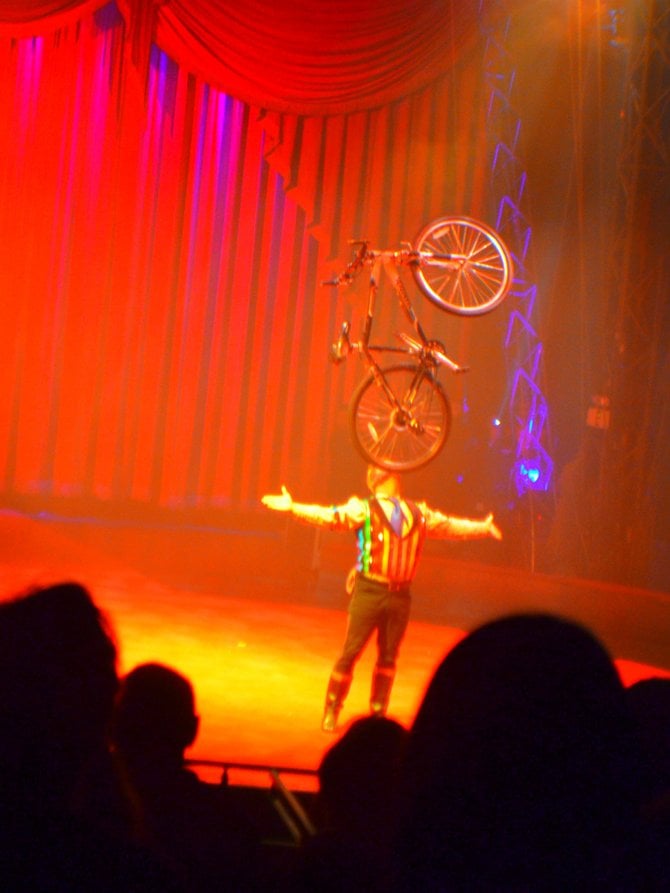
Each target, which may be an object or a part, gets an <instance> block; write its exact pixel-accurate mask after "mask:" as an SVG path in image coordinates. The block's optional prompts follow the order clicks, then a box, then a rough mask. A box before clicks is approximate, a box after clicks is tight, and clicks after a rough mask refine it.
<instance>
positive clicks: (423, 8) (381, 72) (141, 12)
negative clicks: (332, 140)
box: [118, 0, 479, 115]
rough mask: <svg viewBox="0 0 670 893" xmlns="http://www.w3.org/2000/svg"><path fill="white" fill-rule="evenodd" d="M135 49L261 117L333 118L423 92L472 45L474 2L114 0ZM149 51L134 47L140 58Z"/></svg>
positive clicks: (474, 28)
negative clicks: (266, 111)
mask: <svg viewBox="0 0 670 893" xmlns="http://www.w3.org/2000/svg"><path fill="white" fill-rule="evenodd" d="M118 5H119V8H120V9H121V11H122V13H123V14H124V16H125V18H126V20H127V21H128V23H129V25H130V26H131V29H132V31H133V34H134V36H135V40H136V44H139V43H141V42H144V43H145V44H146V43H147V42H148V41H150V40H153V41H154V42H155V43H156V44H157V45H158V46H159V47H160V48H161V49H162V50H164V51H165V52H166V53H167V54H168V56H170V58H172V59H173V60H174V61H176V62H177V63H178V64H179V65H180V66H182V67H183V68H185V69H186V70H188V71H190V72H193V73H195V74H197V75H198V76H199V77H201V78H202V79H203V80H205V81H207V82H208V83H209V84H212V85H215V86H217V87H219V88H220V89H222V90H224V91H225V92H226V93H228V94H230V95H231V96H235V97H236V98H238V99H242V100H244V101H245V102H247V103H249V104H250V105H255V106H259V107H261V108H270V109H274V110H282V111H288V112H290V113H292V114H302V115H332V114H341V113H343V112H351V111H356V110H359V109H363V108H372V107H375V106H381V105H385V104H386V103H389V102H392V101H394V100H396V99H398V98H400V97H403V96H407V95H409V94H410V93H412V92H413V91H415V90H417V89H419V88H420V87H423V86H425V85H426V84H429V83H430V82H431V81H433V80H435V78H436V77H438V76H439V75H441V74H443V73H444V72H445V71H447V70H449V68H450V67H451V66H452V65H453V63H454V60H455V59H456V57H457V56H458V54H459V53H460V52H462V50H463V48H464V46H466V45H468V44H471V42H472V38H473V36H474V37H476V29H477V12H478V9H479V3H478V2H477V0H455V2H454V0H452V2H449V0H421V2H415V3H408V2H407V0H365V2H361V0H316V2H315V0H244V2H239V0H148V2H147V0H118ZM141 57H143V58H145V59H146V58H147V48H146V46H145V47H144V51H143V48H142V47H141V46H139V45H136V58H141Z"/></svg>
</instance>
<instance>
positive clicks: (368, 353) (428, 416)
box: [323, 217, 513, 472]
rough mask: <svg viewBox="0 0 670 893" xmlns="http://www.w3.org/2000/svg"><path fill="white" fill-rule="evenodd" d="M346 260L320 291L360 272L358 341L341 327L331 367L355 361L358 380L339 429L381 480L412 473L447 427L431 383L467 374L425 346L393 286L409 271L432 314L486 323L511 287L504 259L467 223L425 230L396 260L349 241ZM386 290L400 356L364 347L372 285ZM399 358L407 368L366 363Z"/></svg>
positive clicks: (477, 226)
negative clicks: (363, 280)
mask: <svg viewBox="0 0 670 893" xmlns="http://www.w3.org/2000/svg"><path fill="white" fill-rule="evenodd" d="M350 244H351V245H352V246H353V247H354V249H355V252H354V258H353V260H351V261H350V262H349V263H348V264H347V266H346V268H345V269H344V271H343V272H342V273H341V274H340V275H339V276H337V277H336V278H335V279H333V280H329V281H327V282H324V283H323V284H324V285H334V286H341V285H345V284H350V283H351V282H353V281H354V279H355V278H356V277H357V276H358V274H359V273H360V272H361V270H363V269H364V268H366V267H369V268H370V271H371V272H370V284H369V289H368V305H367V314H366V316H365V320H364V323H363V330H362V332H361V336H360V340H359V341H355V342H354V341H351V338H350V330H351V327H350V323H348V322H345V323H343V324H342V328H341V332H340V335H339V337H338V339H337V341H336V342H335V343H334V344H333V345H332V347H331V359H333V360H334V361H335V362H342V361H343V360H344V359H345V358H346V357H347V356H348V355H349V353H351V352H357V353H359V354H360V356H361V357H362V359H363V361H364V362H365V365H366V367H367V369H368V374H367V376H366V377H365V378H364V379H363V381H361V383H360V384H359V385H358V387H357V388H356V390H355V392H354V394H353V396H352V399H351V402H350V404H349V425H350V430H351V434H352V438H353V441H354V444H355V445H356V447H357V449H358V451H359V452H360V453H361V455H362V456H363V458H364V459H365V460H366V461H367V462H370V463H372V464H374V465H378V466H380V467H382V468H386V469H387V470H389V471H393V472H400V471H412V470H415V469H417V468H421V467H422V466H423V465H426V464H427V463H428V462H430V461H431V460H432V459H434V458H435V456H437V454H438V453H439V452H440V451H441V450H442V448H443V446H444V444H445V443H446V440H447V437H448V436H449V430H450V427H451V417H452V414H451V407H450V404H449V400H448V399H447V396H446V394H445V392H444V390H443V389H442V386H441V385H440V383H439V382H438V381H437V373H438V371H439V368H440V366H446V367H447V368H448V369H450V370H451V371H452V372H454V373H462V372H465V371H467V370H466V368H465V367H462V366H459V365H458V363H456V362H454V360H452V359H450V357H448V356H447V353H446V350H445V347H444V345H443V344H442V343H441V342H439V341H436V340H432V339H429V338H427V336H426V334H425V332H424V331H423V329H422V327H421V324H420V322H419V320H418V318H417V316H416V313H415V312H414V309H413V307H412V305H411V303H410V300H409V297H408V295H407V290H406V288H405V286H404V283H403V281H402V279H401V277H400V268H401V267H409V269H410V271H411V273H412V275H413V277H414V280H415V282H416V284H417V286H418V288H419V290H420V291H421V293H422V294H423V295H424V296H425V297H427V298H428V300H430V301H431V302H432V303H433V304H435V305H436V306H437V307H439V308H440V309H442V310H445V311H447V312H449V313H454V314H457V315H459V316H478V315H481V314H484V313H489V312H490V311H491V310H493V309H494V308H496V307H497V306H498V305H499V304H500V303H501V302H502V301H503V300H504V298H505V297H506V295H507V293H508V291H509V288H510V285H511V282H512V275H513V272H512V269H513V268H512V259H511V256H510V253H509V251H508V249H507V247H506V246H505V244H504V243H503V241H502V240H501V238H500V236H499V235H498V234H497V233H496V232H495V231H494V230H493V229H491V228H490V227H489V226H487V225H486V224H483V223H480V222H478V221H476V220H472V219H470V218H469V217H440V218H438V219H437V220H433V221H432V222H430V223H429V224H427V225H426V226H425V227H424V228H423V229H422V230H421V232H420V233H419V234H418V236H417V237H416V239H415V241H414V243H413V244H412V243H403V247H401V248H400V249H397V250H388V249H386V250H378V249H373V248H370V243H369V242H368V241H364V240H352V241H351V242H350ZM382 271H384V272H385V273H386V274H387V275H388V276H389V277H390V278H391V280H392V283H393V288H394V291H395V293H396V295H397V296H398V299H399V301H400V305H401V307H402V309H403V311H404V314H405V316H406V317H407V319H408V320H409V322H410V324H411V326H412V329H413V334H409V333H408V332H398V333H397V337H398V338H399V340H400V341H401V342H402V344H403V346H391V345H373V344H371V343H370V335H371V331H372V321H373V318H374V312H375V302H376V298H377V291H378V288H379V280H380V276H381V273H382ZM375 352H378V353H401V354H404V355H405V356H406V357H408V358H411V362H408V361H405V362H403V363H400V364H396V365H392V366H388V367H386V368H382V367H381V366H380V365H379V363H378V362H377V361H376V360H375V358H374V356H373V353H375Z"/></svg>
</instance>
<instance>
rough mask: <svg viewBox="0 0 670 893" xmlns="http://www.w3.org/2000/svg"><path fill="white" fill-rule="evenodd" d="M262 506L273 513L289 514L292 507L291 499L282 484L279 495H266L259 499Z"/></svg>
mask: <svg viewBox="0 0 670 893" xmlns="http://www.w3.org/2000/svg"><path fill="white" fill-rule="evenodd" d="M261 502H262V503H263V505H265V506H267V507H268V508H269V509H273V510H274V511H275V512H290V511H291V508H292V506H293V499H292V498H291V494H290V493H289V492H288V490H287V489H286V487H285V486H284V485H283V484H282V488H281V493H268V494H267V495H265V496H262V497H261Z"/></svg>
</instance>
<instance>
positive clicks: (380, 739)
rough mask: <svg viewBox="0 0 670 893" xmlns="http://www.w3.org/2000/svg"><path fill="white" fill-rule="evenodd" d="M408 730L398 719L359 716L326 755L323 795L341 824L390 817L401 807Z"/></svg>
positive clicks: (354, 825)
mask: <svg viewBox="0 0 670 893" xmlns="http://www.w3.org/2000/svg"><path fill="white" fill-rule="evenodd" d="M407 735H408V732H407V730H406V729H405V728H404V727H403V726H402V725H400V723H398V722H396V721H395V720H393V719H389V718H388V717H383V716H366V717H363V718H361V719H357V720H355V721H354V722H353V723H352V724H351V725H350V726H349V727H348V728H347V730H346V731H345V732H344V734H343V735H342V737H341V738H340V740H339V741H337V742H336V743H335V744H334V745H333V746H332V747H331V748H330V749H329V750H328V751H327V752H326V754H325V755H324V757H323V759H322V761H321V765H320V767H319V787H320V798H321V802H322V804H323V806H324V807H325V810H326V812H327V814H328V817H329V819H330V820H331V821H332V823H333V824H334V825H335V826H336V827H338V828H340V829H347V828H349V830H351V831H355V830H356V828H357V827H359V826H362V827H366V829H367V830H366V833H368V834H374V832H375V826H374V825H375V823H384V825H385V826H386V824H387V823H388V821H389V819H390V818H391V817H392V816H394V815H395V812H396V809H397V795H398V789H399V780H400V767H401V764H402V759H403V756H404V747H405V742H406V740H407Z"/></svg>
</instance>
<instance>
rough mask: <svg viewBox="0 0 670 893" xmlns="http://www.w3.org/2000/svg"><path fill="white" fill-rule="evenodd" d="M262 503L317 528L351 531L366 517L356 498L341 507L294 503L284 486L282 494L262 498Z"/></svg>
mask: <svg viewBox="0 0 670 893" xmlns="http://www.w3.org/2000/svg"><path fill="white" fill-rule="evenodd" d="M261 502H262V503H263V505H264V506H267V508H269V509H272V510H273V511H275V512H290V513H291V514H292V515H293V517H295V518H298V519H299V520H300V521H305V522H306V523H307V524H312V525H314V526H315V527H331V528H333V529H338V528H340V529H346V530H351V529H352V528H354V527H356V526H358V525H359V524H361V523H362V521H363V519H364V517H365V508H364V505H363V502H362V501H361V500H360V499H358V498H357V497H355V496H352V498H351V499H350V500H349V502H347V503H346V504H345V505H341V506H337V505H332V506H326V505H313V504H310V505H308V504H307V503H304V502H294V501H293V497H292V496H291V494H290V493H289V492H288V490H287V489H286V487H284V486H282V488H281V493H268V494H267V495H265V496H263V497H261Z"/></svg>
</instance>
